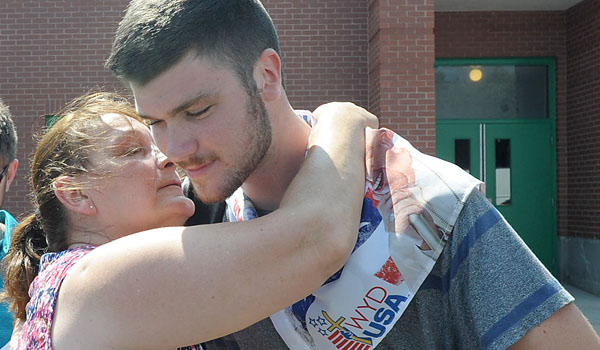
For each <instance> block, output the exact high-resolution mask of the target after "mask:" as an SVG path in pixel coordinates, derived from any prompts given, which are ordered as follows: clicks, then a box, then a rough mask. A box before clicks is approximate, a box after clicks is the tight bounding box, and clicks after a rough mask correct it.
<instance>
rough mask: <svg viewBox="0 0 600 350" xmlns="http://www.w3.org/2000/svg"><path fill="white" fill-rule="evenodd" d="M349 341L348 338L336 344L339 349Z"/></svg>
mask: <svg viewBox="0 0 600 350" xmlns="http://www.w3.org/2000/svg"><path fill="white" fill-rule="evenodd" d="M347 342H348V339H344V341H343V342H341V343H339V344H338V345H336V346H337V348H338V349H341V348H342V346H344V344H346V343H347Z"/></svg>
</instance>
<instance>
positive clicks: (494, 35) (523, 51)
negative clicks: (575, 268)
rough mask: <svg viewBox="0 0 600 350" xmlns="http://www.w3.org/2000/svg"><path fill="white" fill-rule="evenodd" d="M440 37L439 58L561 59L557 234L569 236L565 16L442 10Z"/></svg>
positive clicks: (558, 62)
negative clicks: (538, 57)
mask: <svg viewBox="0 0 600 350" xmlns="http://www.w3.org/2000/svg"><path fill="white" fill-rule="evenodd" d="M435 36H436V41H435V49H436V57H439V58H473V57H528V56H529V57H531V56H551V57H555V58H556V70H557V72H556V142H557V146H556V153H557V180H558V184H557V188H558V233H559V234H560V235H565V234H567V233H568V229H569V228H568V223H569V220H571V218H569V214H570V213H569V212H568V211H567V204H568V201H567V196H568V195H569V193H570V191H571V188H570V187H569V186H570V179H569V176H571V175H570V173H569V171H568V161H567V157H568V154H567V146H569V147H570V144H568V143H567V141H568V140H570V139H571V137H572V136H571V135H570V134H569V135H567V78H566V77H567V46H566V42H567V33H566V13H565V12H564V11H550V12H439V13H436V15H435ZM570 80H571V79H569V81H570ZM569 118H570V116H569ZM567 136H569V138H567ZM567 189H568V191H567Z"/></svg>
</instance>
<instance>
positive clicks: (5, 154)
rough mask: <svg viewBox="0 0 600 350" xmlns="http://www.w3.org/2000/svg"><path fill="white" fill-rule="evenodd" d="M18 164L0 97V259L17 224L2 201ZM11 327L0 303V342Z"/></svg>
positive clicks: (14, 139)
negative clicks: (0, 248)
mask: <svg viewBox="0 0 600 350" xmlns="http://www.w3.org/2000/svg"><path fill="white" fill-rule="evenodd" d="M18 166H19V160H18V159H17V132H16V131H15V126H14V123H13V120H12V115H11V113H10V110H9V108H8V106H7V105H5V104H4V103H3V102H2V99H0V237H1V238H2V251H0V259H3V258H4V257H5V256H6V254H7V253H8V248H9V247H10V240H11V235H12V230H13V228H14V227H15V226H16V224H17V220H15V218H14V217H13V216H12V215H11V214H10V213H9V212H8V211H6V210H5V209H4V208H5V206H4V204H5V203H4V201H5V196H6V192H8V190H9V189H10V185H11V183H12V182H13V180H14V178H15V175H16V173H17V167H18ZM0 288H4V281H3V279H0ZM12 329H13V317H12V315H11V313H10V312H9V310H8V305H7V304H6V303H2V304H0V344H7V343H8V341H9V340H10V336H11V333H12Z"/></svg>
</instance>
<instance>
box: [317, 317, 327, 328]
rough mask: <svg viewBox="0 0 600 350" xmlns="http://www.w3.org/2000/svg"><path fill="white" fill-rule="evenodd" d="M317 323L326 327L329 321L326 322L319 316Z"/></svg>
mask: <svg viewBox="0 0 600 350" xmlns="http://www.w3.org/2000/svg"><path fill="white" fill-rule="evenodd" d="M317 321H319V324H320V325H321V326H324V325H326V324H327V321H325V319H324V318H323V317H321V316H319V318H317Z"/></svg>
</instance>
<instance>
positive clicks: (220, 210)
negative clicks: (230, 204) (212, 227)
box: [183, 178, 226, 226]
mask: <svg viewBox="0 0 600 350" xmlns="http://www.w3.org/2000/svg"><path fill="white" fill-rule="evenodd" d="M183 194H185V196H186V197H188V198H189V199H191V200H192V201H193V202H194V206H195V210H194V215H192V216H191V217H190V218H189V219H187V221H186V222H185V226H193V225H206V224H214V223H219V222H223V215H224V214H225V208H226V204H225V202H224V201H223V202H218V203H204V202H202V201H201V200H200V199H198V198H197V197H196V195H195V194H194V189H193V187H192V184H191V182H190V181H189V179H188V178H186V179H185V180H184V181H183Z"/></svg>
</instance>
